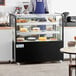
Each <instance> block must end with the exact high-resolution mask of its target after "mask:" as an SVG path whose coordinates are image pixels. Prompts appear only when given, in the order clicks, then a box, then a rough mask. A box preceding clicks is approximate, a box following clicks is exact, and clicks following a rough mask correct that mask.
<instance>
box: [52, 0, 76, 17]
mask: <svg viewBox="0 0 76 76" xmlns="http://www.w3.org/2000/svg"><path fill="white" fill-rule="evenodd" d="M75 5H76V1H75V0H51V12H59V13H62V12H70V14H69V15H74V16H75V15H76V9H75Z"/></svg>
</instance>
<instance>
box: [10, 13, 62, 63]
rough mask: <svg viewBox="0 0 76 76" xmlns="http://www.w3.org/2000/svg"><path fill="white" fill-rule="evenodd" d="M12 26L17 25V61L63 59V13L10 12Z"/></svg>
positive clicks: (29, 61) (30, 61)
mask: <svg viewBox="0 0 76 76" xmlns="http://www.w3.org/2000/svg"><path fill="white" fill-rule="evenodd" d="M10 26H15V47H16V50H15V61H16V62H20V63H21V62H26V63H32V62H33V63H35V62H47V61H59V60H63V54H62V53H61V52H60V51H59V49H60V48H62V47H63V25H62V15H60V14H27V15H25V14H16V15H12V14H10Z"/></svg>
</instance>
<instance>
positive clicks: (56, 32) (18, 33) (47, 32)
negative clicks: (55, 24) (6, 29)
mask: <svg viewBox="0 0 76 76" xmlns="http://www.w3.org/2000/svg"><path fill="white" fill-rule="evenodd" d="M59 33H60V32H59V31H43V32H42V31H39V32H19V31H17V35H21V36H30V35H34V34H35V35H37V34H39V35H40V34H59Z"/></svg>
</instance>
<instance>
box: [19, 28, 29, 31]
mask: <svg viewBox="0 0 76 76" xmlns="http://www.w3.org/2000/svg"><path fill="white" fill-rule="evenodd" d="M20 32H28V29H27V28H20Z"/></svg>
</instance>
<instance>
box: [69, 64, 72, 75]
mask: <svg viewBox="0 0 76 76" xmlns="http://www.w3.org/2000/svg"><path fill="white" fill-rule="evenodd" d="M69 76H72V68H71V65H69Z"/></svg>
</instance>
